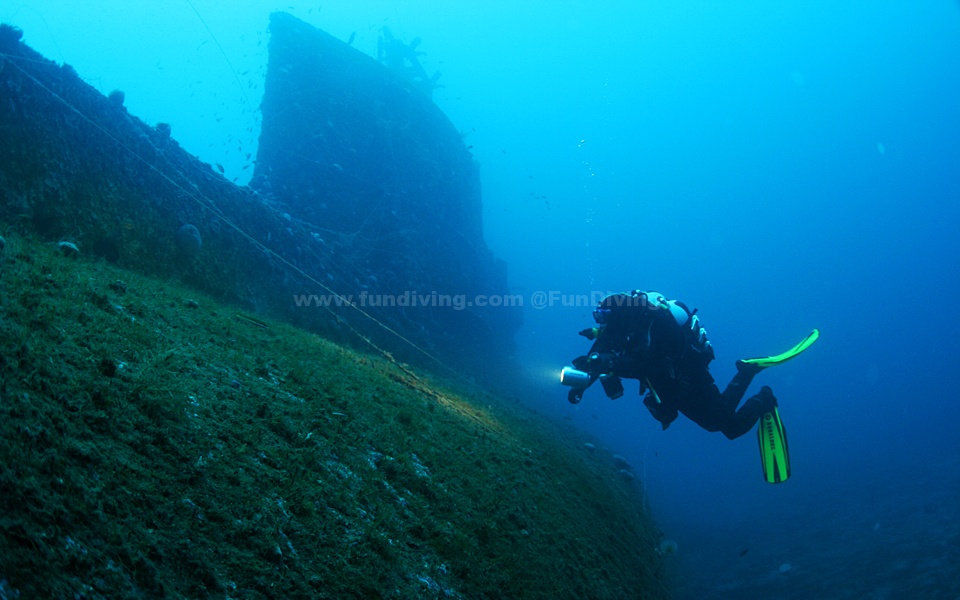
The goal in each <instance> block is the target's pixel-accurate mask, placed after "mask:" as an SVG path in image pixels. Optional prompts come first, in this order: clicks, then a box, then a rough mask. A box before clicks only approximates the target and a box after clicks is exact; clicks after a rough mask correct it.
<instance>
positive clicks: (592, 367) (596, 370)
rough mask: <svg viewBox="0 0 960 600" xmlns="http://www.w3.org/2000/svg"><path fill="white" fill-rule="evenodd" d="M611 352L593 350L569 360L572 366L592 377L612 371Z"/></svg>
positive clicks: (612, 357)
mask: <svg viewBox="0 0 960 600" xmlns="http://www.w3.org/2000/svg"><path fill="white" fill-rule="evenodd" d="M613 359H614V356H613V354H598V353H596V352H594V353H593V354H590V355H588V356H578V357H576V358H575V359H573V360H572V361H571V364H572V365H573V368H575V369H577V370H578V371H583V372H584V373H589V374H590V375H591V376H593V377H599V376H600V375H609V374H611V373H613Z"/></svg>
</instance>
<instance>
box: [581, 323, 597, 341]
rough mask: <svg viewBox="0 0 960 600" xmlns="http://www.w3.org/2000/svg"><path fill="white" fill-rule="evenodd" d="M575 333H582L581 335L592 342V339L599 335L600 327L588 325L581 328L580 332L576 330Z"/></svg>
mask: <svg viewBox="0 0 960 600" xmlns="http://www.w3.org/2000/svg"><path fill="white" fill-rule="evenodd" d="M577 335H582V336H583V337H585V338H587V339H588V340H590V341H591V342H592V341H593V340H595V339H597V336H599V335H600V328H599V327H589V328H587V329H583V330H581V331H580V332H578V334H577Z"/></svg>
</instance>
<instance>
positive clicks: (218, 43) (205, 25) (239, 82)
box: [185, 0, 253, 112]
mask: <svg viewBox="0 0 960 600" xmlns="http://www.w3.org/2000/svg"><path fill="white" fill-rule="evenodd" d="M185 1H186V3H187V4H189V5H190V8H191V9H193V13H194V14H195V15H197V18H198V19H200V22H201V23H203V27H204V29H206V30H207V33H209V34H210V39H212V40H213V43H214V44H216V45H217V48H218V49H219V50H220V54H221V55H222V56H223V60H224V61H225V62H226V63H227V66H228V67H230V73H231V74H232V75H233V78H234V79H235V80H236V82H237V87H239V88H240V93H241V94H242V95H243V102H244V103H245V104H246V106H247V110H249V111H250V112H253V105H251V104H250V98H248V97H247V90H245V89H244V88H243V82H242V81H240V76H239V75H237V70H236V69H235V68H233V63H231V62H230V57H229V56H227V52H226V51H225V50H224V49H223V46H221V45H220V40H218V39H217V36H215V35H214V34H213V30H212V29H210V26H209V25H207V22H206V21H204V20H203V17H202V16H200V12H199V11H198V10H197V7H195V6H194V5H193V2H191V1H190V0H185Z"/></svg>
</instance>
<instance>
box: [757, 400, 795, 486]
mask: <svg viewBox="0 0 960 600" xmlns="http://www.w3.org/2000/svg"><path fill="white" fill-rule="evenodd" d="M757 441H758V442H759V443H760V462H761V464H762V465H763V477H764V478H765V479H766V480H767V481H768V482H769V483H783V482H784V481H786V480H787V479H788V478H789V477H790V453H789V451H788V449H787V430H786V428H785V427H784V426H783V422H781V421H780V413H779V412H778V411H777V408H776V407H774V408H773V410H772V411H771V412H768V413H764V414H763V415H761V416H760V423H759V424H758V425H757Z"/></svg>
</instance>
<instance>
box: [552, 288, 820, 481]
mask: <svg viewBox="0 0 960 600" xmlns="http://www.w3.org/2000/svg"><path fill="white" fill-rule="evenodd" d="M696 313H697V311H696V310H690V309H689V308H687V306H686V305H684V304H683V303H682V302H678V301H676V300H668V299H666V298H665V297H664V296H663V294H660V293H658V292H641V291H639V290H636V291H633V292H629V293H621V294H612V295H609V296H607V297H605V298H604V299H603V300H601V301H600V303H599V304H598V305H597V308H596V310H594V311H593V318H594V320H595V321H596V323H597V326H596V327H592V328H589V329H584V330H583V331H581V332H580V335H582V336H584V337H586V338H587V339H589V340H593V346H592V347H591V348H590V351H589V353H588V354H586V355H584V356H579V357H577V358H575V359H573V361H572V363H573V369H571V368H570V367H566V368H564V370H563V372H562V373H561V383H563V384H565V385H568V386H571V389H570V391H569V393H568V396H567V399H568V400H569V401H570V402H571V403H574V404H576V403H578V402H580V400H581V398H582V397H583V393H584V391H585V390H586V389H587V388H588V387H589V386H590V385H592V384H593V383H594V382H595V381H597V380H598V379H599V380H600V384H601V386H602V387H603V390H604V392H605V393H606V395H607V396H608V397H609V398H611V399H615V398H619V397H620V396H622V395H623V384H622V382H621V378H627V379H636V380H638V381H639V382H640V394H644V393H646V395H645V397H644V400H643V404H644V406H646V408H647V409H648V410H649V411H650V414H652V415H653V417H654V418H655V419H656V420H657V421H659V422H660V424H661V426H662V427H663V429H666V428H667V427H668V426H669V425H670V424H671V423H672V422H673V421H674V420H675V419H676V418H677V415H678V413H683V414H684V415H685V416H687V417H688V418H689V419H690V420H691V421H693V422H694V423H696V424H698V425H700V426H701V427H703V428H704V429H705V430H707V431H711V432H713V431H719V432H721V433H723V434H724V435H725V436H727V437H728V438H730V439H735V438H737V437H740V436H742V435H743V434H745V433H746V432H747V431H749V430H750V429H751V428H752V427H753V425H754V424H755V423H757V422H758V421H759V420H761V418H763V421H762V423H761V427H760V428H758V436H760V446H761V454H762V458H763V461H764V473H765V475H767V480H768V481H771V483H777V482H779V481H783V480H785V479H786V478H787V477H788V476H789V458H788V456H787V450H786V432H785V430H784V429H783V425H782V423H781V422H780V417H779V413H778V411H777V399H776V397H774V395H773V391H772V390H771V389H770V388H769V387H767V386H763V387H762V388H760V392H759V393H757V394H756V395H754V396H752V397H750V398H749V399H748V400H747V401H746V402H744V403H743V406H740V401H741V400H742V399H743V396H744V393H745V392H746V391H747V388H748V387H749V385H750V383H751V381H753V378H754V376H756V375H757V374H758V373H759V372H760V371H762V370H763V369H765V368H767V367H770V366H773V365H777V364H780V363H782V362H785V361H787V360H789V359H791V358H793V357H795V356H797V355H798V354H800V353H801V352H803V351H804V350H806V349H807V348H808V347H810V345H811V344H813V342H815V341H816V340H817V338H818V337H819V332H818V331H817V330H814V331H813V333H811V334H810V335H809V336H807V338H805V339H804V340H803V341H802V342H800V343H799V344H797V345H796V346H795V347H793V348H791V349H790V350H788V351H787V352H784V353H783V354H779V355H777V356H771V357H766V358H754V359H746V360H738V361H737V363H736V366H737V373H736V375H734V376H733V379H732V380H731V381H730V383H729V384H727V387H726V389H724V391H723V392H722V393H721V392H720V390H719V388H718V387H717V385H716V383H715V381H714V379H713V376H712V375H711V374H710V370H709V364H710V362H711V361H712V360H713V359H714V352H713V346H712V345H711V343H710V341H709V340H708V339H707V333H706V330H704V328H703V327H702V326H701V324H700V319H699V317H698V316H697V314H696ZM738 406H740V408H739V409H738V408H737V407H738ZM764 436H768V438H769V437H770V436H772V437H775V438H776V439H765V437H764ZM765 443H766V446H767V447H771V446H772V447H773V449H774V450H775V451H772V452H771V453H770V455H769V456H768V455H767V454H764V450H765ZM768 467H769V471H768Z"/></svg>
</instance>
